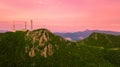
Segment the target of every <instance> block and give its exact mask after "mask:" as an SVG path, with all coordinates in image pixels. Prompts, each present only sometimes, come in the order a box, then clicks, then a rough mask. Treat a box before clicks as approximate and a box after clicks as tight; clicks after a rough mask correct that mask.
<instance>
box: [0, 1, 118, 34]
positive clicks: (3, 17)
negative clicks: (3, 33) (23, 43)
mask: <svg viewBox="0 0 120 67" xmlns="http://www.w3.org/2000/svg"><path fill="white" fill-rule="evenodd" d="M31 19H33V21H34V29H37V28H41V27H45V28H48V29H50V30H52V31H60V32H70V31H71V32H73V31H81V30H86V29H98V30H112V31H120V0H0V30H3V29H4V30H11V29H12V23H13V22H15V24H16V26H17V29H23V28H24V27H23V26H24V21H27V22H28V23H27V24H28V28H29V26H30V23H29V22H30V20H31Z"/></svg>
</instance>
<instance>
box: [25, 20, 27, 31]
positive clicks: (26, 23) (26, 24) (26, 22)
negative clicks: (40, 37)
mask: <svg viewBox="0 0 120 67" xmlns="http://www.w3.org/2000/svg"><path fill="white" fill-rule="evenodd" d="M25 30H27V22H25Z"/></svg>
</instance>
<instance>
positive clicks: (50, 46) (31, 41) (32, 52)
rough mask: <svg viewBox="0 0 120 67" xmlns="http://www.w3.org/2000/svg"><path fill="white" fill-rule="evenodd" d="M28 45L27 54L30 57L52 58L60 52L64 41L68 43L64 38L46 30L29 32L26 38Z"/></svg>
mask: <svg viewBox="0 0 120 67" xmlns="http://www.w3.org/2000/svg"><path fill="white" fill-rule="evenodd" d="M25 39H26V41H27V42H28V44H27V45H26V48H25V52H26V53H29V56H30V57H34V56H36V53H37V52H38V54H39V55H41V56H44V57H45V58H47V56H51V55H53V54H54V51H56V50H59V47H60V46H61V45H63V44H62V43H63V41H65V42H67V41H68V40H64V39H63V38H61V37H59V36H56V35H54V34H52V33H51V32H50V31H48V30H46V29H38V30H34V31H28V32H27V34H26V37H25Z"/></svg>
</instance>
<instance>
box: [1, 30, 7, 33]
mask: <svg viewBox="0 0 120 67" xmlns="http://www.w3.org/2000/svg"><path fill="white" fill-rule="evenodd" d="M5 32H8V31H7V30H0V33H5Z"/></svg>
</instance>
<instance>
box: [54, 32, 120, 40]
mask: <svg viewBox="0 0 120 67" xmlns="http://www.w3.org/2000/svg"><path fill="white" fill-rule="evenodd" d="M94 32H97V33H105V34H112V35H120V32H115V31H103V30H85V31H80V32H72V33H59V32H56V33H55V34H56V35H59V36H62V37H64V38H69V39H71V40H73V41H78V40H83V39H85V38H87V37H89V36H90V35H91V34H92V33H94Z"/></svg>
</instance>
